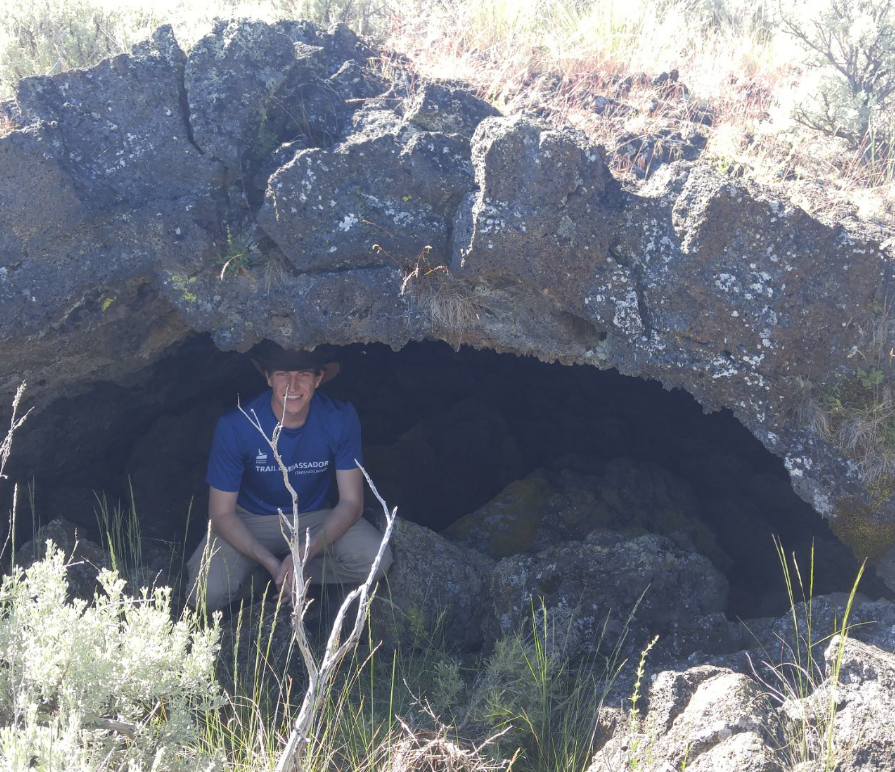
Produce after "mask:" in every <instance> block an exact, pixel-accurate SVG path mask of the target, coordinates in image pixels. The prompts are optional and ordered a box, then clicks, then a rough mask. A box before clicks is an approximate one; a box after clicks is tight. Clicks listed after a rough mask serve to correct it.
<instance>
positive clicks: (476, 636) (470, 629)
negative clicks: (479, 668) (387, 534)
mask: <svg viewBox="0 0 895 772" xmlns="http://www.w3.org/2000/svg"><path fill="white" fill-rule="evenodd" d="M390 546H391V549H392V554H393V555H394V563H393V564H392V568H391V570H390V571H389V573H388V575H387V576H386V578H385V579H384V580H383V581H382V582H380V586H379V589H378V591H377V597H376V599H375V601H374V602H373V606H372V608H371V612H370V613H371V629H372V636H373V639H374V640H375V641H380V640H381V641H384V642H385V643H386V644H388V645H390V646H395V645H405V646H407V645H409V646H427V645H431V644H432V643H433V642H438V643H442V644H445V645H446V646H447V647H448V648H453V647H462V648H477V647H478V646H480V645H481V643H482V629H481V628H482V616H483V614H484V613H485V612H486V610H487V609H488V605H489V604H488V591H489V587H488V573H489V571H490V568H491V565H492V562H491V561H490V560H489V559H488V558H486V557H485V556H484V555H481V554H479V553H476V552H475V551H474V550H470V549H461V548H460V547H457V546H456V545H454V544H451V543H450V542H448V541H446V540H445V539H443V538H442V537H440V536H439V535H438V534H437V533H435V532H434V531H430V530H429V529H428V528H424V527H422V526H419V525H416V524H414V523H411V522H408V521H407V520H403V519H399V520H398V521H397V522H396V523H395V528H394V531H393V533H392V538H391V541H390Z"/></svg>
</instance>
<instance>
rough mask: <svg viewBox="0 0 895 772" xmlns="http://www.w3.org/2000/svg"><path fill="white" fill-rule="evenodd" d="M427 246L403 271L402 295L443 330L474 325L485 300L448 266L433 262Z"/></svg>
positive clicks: (461, 329)
mask: <svg viewBox="0 0 895 772" xmlns="http://www.w3.org/2000/svg"><path fill="white" fill-rule="evenodd" d="M428 253H429V247H426V248H425V249H424V250H423V251H422V252H420V254H419V255H418V256H417V259H416V263H415V264H414V266H413V268H412V269H406V270H405V271H404V279H403V281H402V282H401V295H402V296H403V295H407V296H408V297H410V298H412V299H413V302H414V303H415V304H416V306H417V307H418V308H419V309H420V310H422V311H423V312H424V313H425V314H426V315H427V316H428V317H429V318H430V320H431V321H432V323H433V324H434V325H435V326H437V327H439V328H440V329H441V330H442V331H443V332H446V333H448V334H451V335H456V334H460V333H463V332H464V331H466V330H468V329H469V328H470V327H472V326H473V325H475V324H476V323H477V322H478V321H479V319H480V316H481V314H482V313H483V312H485V311H486V310H487V304H486V303H485V301H484V300H483V299H482V298H481V297H480V296H479V295H477V294H476V291H475V288H474V287H472V286H471V285H470V284H468V283H467V282H465V281H463V280H462V279H459V278H457V277H456V276H454V275H453V274H452V273H451V272H450V270H449V269H448V267H447V266H445V265H434V264H432V263H431V262H430V261H429V259H428V257H427V255H428Z"/></svg>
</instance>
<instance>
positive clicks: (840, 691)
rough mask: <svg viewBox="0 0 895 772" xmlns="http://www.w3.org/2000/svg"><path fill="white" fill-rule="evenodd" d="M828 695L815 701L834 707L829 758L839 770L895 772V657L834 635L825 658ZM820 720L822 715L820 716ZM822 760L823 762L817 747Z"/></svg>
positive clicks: (889, 653)
mask: <svg viewBox="0 0 895 772" xmlns="http://www.w3.org/2000/svg"><path fill="white" fill-rule="evenodd" d="M824 660H825V663H826V676H827V682H826V684H825V686H826V691H824V690H819V691H821V693H822V696H821V699H820V700H817V702H816V703H815V704H816V706H817V708H818V709H819V710H830V709H832V710H833V711H834V713H835V715H834V718H833V729H832V731H833V758H834V759H835V763H836V769H837V770H841V772H857V771H858V770H862V772H871V771H873V772H883V770H890V769H895V656H893V655H892V653H891V652H890V651H883V650H882V649H878V648H876V647H875V646H870V645H867V644H865V643H861V642H860V641H856V640H853V639H851V638H847V639H846V640H845V641H842V640H841V639H840V637H838V636H836V637H834V638H833V639H832V640H831V641H830V644H829V646H828V647H827V649H826V652H825V654H824ZM818 718H820V717H818ZM821 754H822V756H821V758H822V759H824V758H826V756H825V755H823V754H824V751H823V749H821Z"/></svg>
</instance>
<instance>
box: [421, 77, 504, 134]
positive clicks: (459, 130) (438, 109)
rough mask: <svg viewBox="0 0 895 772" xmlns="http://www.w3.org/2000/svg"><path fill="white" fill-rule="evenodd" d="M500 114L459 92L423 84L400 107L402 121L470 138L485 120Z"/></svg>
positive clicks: (430, 129) (432, 84) (465, 92)
mask: <svg viewBox="0 0 895 772" xmlns="http://www.w3.org/2000/svg"><path fill="white" fill-rule="evenodd" d="M498 115H500V113H499V112H498V111H497V110H496V109H495V108H494V107H492V106H491V105H489V104H488V103H487V102H485V101H483V100H481V99H478V98H477V97H476V96H474V95H473V94H471V93H470V92H469V91H467V90H466V89H463V88H452V87H450V86H442V85H440V84H437V83H425V84H423V86H422V87H421V88H420V89H419V91H417V92H416V93H415V94H414V95H413V96H412V97H411V98H410V99H408V100H407V102H406V103H405V105H404V120H406V121H409V122H410V123H414V124H416V125H417V126H419V127H421V128H423V129H426V131H440V132H444V133H446V134H461V135H463V136H464V137H472V135H473V133H474V132H475V130H476V127H477V126H478V125H479V124H480V123H481V122H482V121H483V120H485V118H491V117H493V116H498Z"/></svg>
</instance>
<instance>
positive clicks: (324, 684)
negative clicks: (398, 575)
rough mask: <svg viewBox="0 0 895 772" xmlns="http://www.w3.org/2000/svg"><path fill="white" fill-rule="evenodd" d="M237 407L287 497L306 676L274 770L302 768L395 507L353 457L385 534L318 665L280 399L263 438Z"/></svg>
mask: <svg viewBox="0 0 895 772" xmlns="http://www.w3.org/2000/svg"><path fill="white" fill-rule="evenodd" d="M288 395H289V392H288V391H287V392H286V397H287V398H288ZM239 410H240V412H242V414H243V415H244V416H245V417H246V418H247V419H248V420H249V422H250V423H251V424H252V426H254V427H255V428H256V429H257V430H258V431H259V432H260V433H261V436H262V437H264V439H265V440H266V442H267V444H268V445H269V446H270V449H271V451H272V452H273V456H274V458H275V459H276V462H277V464H278V465H279V467H280V470H281V471H282V473H283V481H284V482H285V484H286V489H287V490H288V491H289V495H290V496H291V498H292V524H291V528H290V531H291V533H290V534H288V535H287V534H285V533H284V536H286V538H287V541H288V542H289V545H290V549H291V552H292V562H293V569H294V573H293V582H292V634H293V637H294V638H295V643H296V645H297V646H298V650H299V651H300V652H301V656H302V659H303V660H304V664H305V669H306V671H307V675H308V687H307V690H306V691H305V696H304V699H303V700H302V704H301V708H300V709H299V712H298V717H297V718H296V719H295V725H294V726H293V729H292V732H291V733H290V735H289V739H288V740H287V741H286V746H285V748H284V749H283V752H282V754H281V755H280V758H279V760H278V761H277V766H276V772H302V768H303V765H302V762H303V759H304V758H305V756H306V754H307V752H308V751H309V749H310V746H311V742H312V740H313V737H314V724H315V722H316V719H317V714H318V712H319V709H320V706H321V704H322V703H323V702H324V701H325V699H326V697H327V695H328V693H329V689H330V688H331V686H332V682H333V678H335V675H336V673H337V672H338V670H339V666H340V665H341V664H342V662H343V660H344V659H345V657H346V656H347V655H348V653H349V652H351V651H352V649H354V647H355V646H356V645H357V642H358V641H359V640H360V635H361V632H362V631H363V628H364V622H365V620H366V618H367V613H368V611H369V609H370V602H371V601H372V598H373V596H372V593H371V590H372V587H373V582H374V581H375V579H376V575H377V573H378V572H379V566H380V565H381V563H382V558H383V556H384V555H385V550H386V547H387V546H388V542H389V539H390V538H391V535H392V529H393V527H394V524H395V516H396V515H397V511H398V508H397V507H395V508H394V509H392V510H391V512H389V509H388V505H387V504H386V503H385V500H384V499H383V498H382V496H380V495H379V491H378V490H377V489H376V486H375V485H374V484H373V481H372V480H371V479H370V475H368V474H367V470H366V469H364V468H363V466H361V464H360V463H359V462H358V461H357V460H355V463H356V464H357V466H358V468H359V469H360V470H361V472H362V473H363V475H364V478H365V479H366V481H367V484H368V485H369V486H370V489H371V490H372V491H373V495H374V496H376V499H377V500H378V501H379V503H380V504H381V505H382V509H383V512H384V513H385V521H386V527H385V532H384V533H383V535H382V540H381V541H380V543H379V551H378V552H377V553H376V558H375V560H374V561H373V564H372V565H371V566H370V571H369V573H368V574H367V578H366V580H365V581H364V583H363V584H361V585H360V586H359V587H357V588H355V589H354V590H352V591H351V592H349V593H348V595H347V596H346V597H345V599H344V600H343V601H342V605H341V606H340V607H339V611H338V613H337V614H336V618H335V621H334V622H333V627H332V630H331V631H330V634H329V638H328V639H327V641H326V647H325V649H324V654H323V658H322V660H321V661H320V664H319V665H318V664H317V660H316V659H315V658H314V654H313V652H312V651H311V643H310V641H309V640H308V632H307V628H306V627H305V622H304V619H305V613H306V612H307V610H308V606H309V605H310V601H309V600H308V594H307V593H308V586H309V584H310V580H309V579H306V578H305V570H304V569H305V560H306V554H307V553H306V547H307V545H308V544H309V542H310V533H309V532H307V531H306V532H305V540H304V545H303V544H302V541H301V538H300V536H299V534H300V533H301V531H300V530H299V522H298V520H299V518H298V494H297V493H296V491H295V488H294V487H293V486H292V484H291V482H290V481H289V472H288V469H287V466H286V464H285V462H284V461H283V458H282V456H281V455H280V453H279V451H278V450H277V442H278V440H279V438H280V433H281V432H282V430H283V422H284V420H285V400H284V415H283V417H281V418H280V419H279V420H278V421H277V425H276V426H275V427H274V430H273V434H272V435H271V436H270V437H268V436H267V435H266V434H265V433H264V429H263V428H262V426H261V422H260V421H259V420H258V416H257V415H255V414H254V413H252V415H249V414H248V413H247V412H246V411H245V410H243V409H242V406H241V405H239ZM278 511H279V513H280V518H281V522H282V520H283V518H284V517H285V515H284V514H283V511H282V510H278ZM303 546H304V548H303ZM354 601H357V612H356V615H355V618H354V624H353V625H352V627H351V631H350V632H349V634H348V636H347V637H346V638H345V640H344V641H343V640H342V628H343V627H344V624H345V618H346V616H347V614H348V609H349V608H350V607H351V604H352V603H354Z"/></svg>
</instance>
